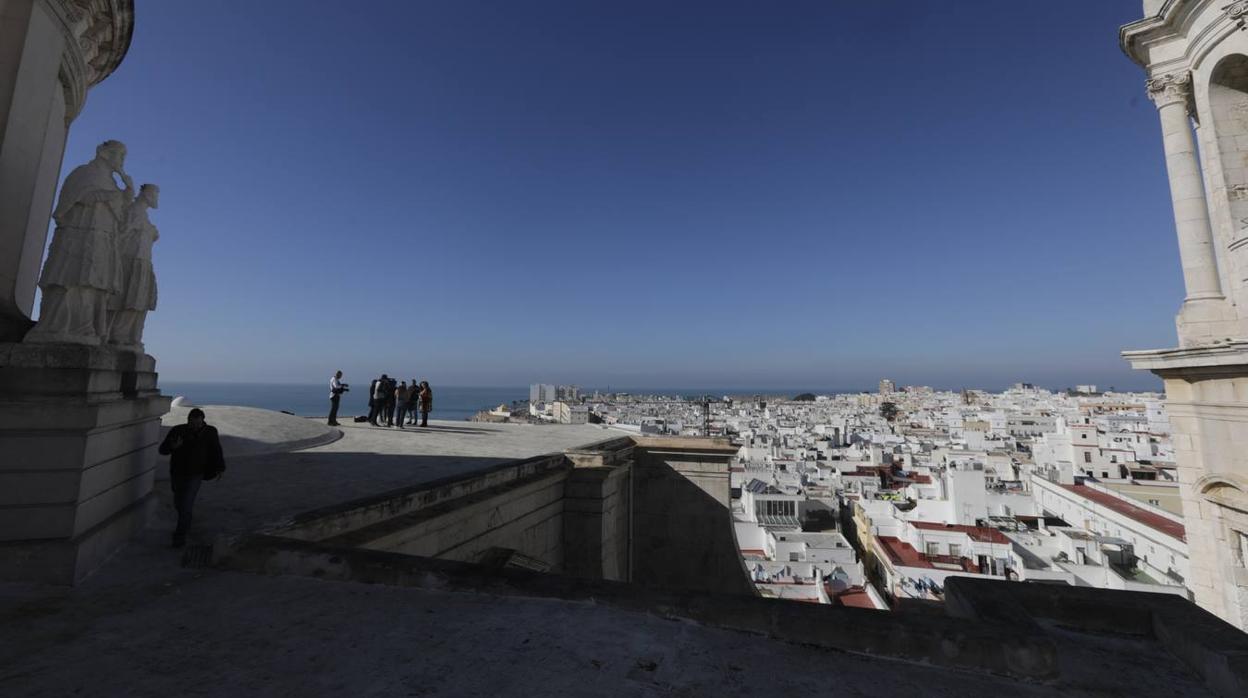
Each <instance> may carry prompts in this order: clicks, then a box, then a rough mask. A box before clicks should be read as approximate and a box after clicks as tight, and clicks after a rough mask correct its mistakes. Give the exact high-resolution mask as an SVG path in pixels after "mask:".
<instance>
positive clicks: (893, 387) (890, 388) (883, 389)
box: [880, 378, 897, 395]
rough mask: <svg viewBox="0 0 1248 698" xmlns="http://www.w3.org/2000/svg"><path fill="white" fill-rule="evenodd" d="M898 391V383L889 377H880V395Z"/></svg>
mask: <svg viewBox="0 0 1248 698" xmlns="http://www.w3.org/2000/svg"><path fill="white" fill-rule="evenodd" d="M896 391H897V384H896V383H894V382H892V381H890V380H889V379H887V378H882V379H880V395H891V394H892V393H894V392H896Z"/></svg>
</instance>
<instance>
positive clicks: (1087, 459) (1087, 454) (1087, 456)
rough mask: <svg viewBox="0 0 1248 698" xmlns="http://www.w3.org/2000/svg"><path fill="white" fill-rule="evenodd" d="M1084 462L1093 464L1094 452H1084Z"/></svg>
mask: <svg viewBox="0 0 1248 698" xmlns="http://www.w3.org/2000/svg"><path fill="white" fill-rule="evenodd" d="M1083 462H1084V463H1091V462H1092V452H1091V451H1084V452H1083Z"/></svg>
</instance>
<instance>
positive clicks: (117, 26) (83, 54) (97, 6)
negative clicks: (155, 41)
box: [40, 0, 134, 123]
mask: <svg viewBox="0 0 1248 698" xmlns="http://www.w3.org/2000/svg"><path fill="white" fill-rule="evenodd" d="M40 2H41V3H42V4H43V6H44V7H45V8H47V9H48V11H49V14H50V15H51V16H52V17H53V18H54V19H55V20H56V21H57V22H58V23H59V24H60V28H61V33H62V35H63V36H64V37H65V50H64V52H63V53H62V54H61V66H60V70H59V72H58V77H59V78H60V81H61V85H62V87H63V88H64V90H65V121H66V123H69V122H72V121H73V120H74V118H75V117H76V116H78V113H79V112H80V111H82V107H83V104H84V103H85V101H86V98H87V89H88V88H90V87H93V86H95V85H97V84H99V83H100V82H101V81H103V80H104V79H105V78H107V77H108V76H109V75H111V74H112V73H113V71H114V70H116V69H117V67H118V66H119V65H121V62H122V60H124V59H125V57H126V53H127V52H129V50H130V42H131V39H132V38H133V35H134V0H40Z"/></svg>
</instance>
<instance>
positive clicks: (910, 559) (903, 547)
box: [876, 536, 933, 567]
mask: <svg viewBox="0 0 1248 698" xmlns="http://www.w3.org/2000/svg"><path fill="white" fill-rule="evenodd" d="M876 540H878V541H880V547H881V548H884V553H885V554H886V555H888V559H889V560H892V562H893V564H894V565H905V566H906V567H932V566H933V565H932V563H930V562H928V561H927V559H926V558H924V557H923V556H922V555H920V554H919V551H917V550H915V549H914V548H913V547H911V545H910V544H909V543H907V542H905V541H903V540H901V539H900V538H894V537H893V536H876Z"/></svg>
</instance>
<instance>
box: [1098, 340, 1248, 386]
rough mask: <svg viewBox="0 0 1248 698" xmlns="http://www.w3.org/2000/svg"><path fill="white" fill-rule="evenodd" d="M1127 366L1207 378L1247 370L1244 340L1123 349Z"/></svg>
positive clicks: (1247, 363) (1246, 342)
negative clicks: (1199, 373)
mask: <svg viewBox="0 0 1248 698" xmlns="http://www.w3.org/2000/svg"><path fill="white" fill-rule="evenodd" d="M1122 357H1123V358H1124V359H1126V360H1127V361H1129V362H1130V363H1131V368H1134V369H1143V370H1148V371H1179V370H1183V371H1185V372H1188V373H1193V372H1202V369H1203V372H1205V373H1208V374H1209V377H1210V378H1213V377H1218V376H1226V375H1233V374H1241V373H1243V372H1244V371H1245V370H1248V341H1243V340H1238V341H1235V340H1228V341H1226V342H1223V343H1219V344H1209V345H1205V346H1199V347H1187V348H1181V349H1148V350H1144V351H1124V352H1122Z"/></svg>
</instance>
